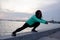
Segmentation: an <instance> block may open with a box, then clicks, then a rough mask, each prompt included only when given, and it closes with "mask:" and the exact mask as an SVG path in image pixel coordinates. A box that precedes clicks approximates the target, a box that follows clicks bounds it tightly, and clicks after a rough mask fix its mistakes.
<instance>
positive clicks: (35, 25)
mask: <svg viewBox="0 0 60 40" xmlns="http://www.w3.org/2000/svg"><path fill="white" fill-rule="evenodd" d="M39 25H40V23H39V22H36V23H34V24H33V29H32V31H33V32H37V31H36V30H35V29H36V28H37V27H38V26H39Z"/></svg>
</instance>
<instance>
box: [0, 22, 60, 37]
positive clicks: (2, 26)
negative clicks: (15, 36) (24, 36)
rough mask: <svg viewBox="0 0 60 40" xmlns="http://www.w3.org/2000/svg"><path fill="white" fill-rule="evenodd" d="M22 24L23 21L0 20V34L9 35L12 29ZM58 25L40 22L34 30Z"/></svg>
mask: <svg viewBox="0 0 60 40" xmlns="http://www.w3.org/2000/svg"><path fill="white" fill-rule="evenodd" d="M23 24H24V22H14V21H0V36H4V35H10V34H11V33H12V32H13V31H14V30H16V29H17V28H19V27H21V26H22V25H23ZM58 27H60V24H48V25H46V24H41V25H40V26H39V27H37V29H36V30H39V31H43V30H49V29H53V28H58ZM31 29H32V28H26V29H24V30H23V31H21V32H19V33H22V32H29V31H31Z"/></svg>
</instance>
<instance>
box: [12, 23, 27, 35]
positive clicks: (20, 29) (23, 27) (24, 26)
mask: <svg viewBox="0 0 60 40" xmlns="http://www.w3.org/2000/svg"><path fill="white" fill-rule="evenodd" d="M25 28H27V24H26V23H25V24H24V25H23V26H22V27H21V28H18V29H16V30H15V31H14V32H13V33H12V36H16V33H17V32H19V31H22V30H23V29H25Z"/></svg>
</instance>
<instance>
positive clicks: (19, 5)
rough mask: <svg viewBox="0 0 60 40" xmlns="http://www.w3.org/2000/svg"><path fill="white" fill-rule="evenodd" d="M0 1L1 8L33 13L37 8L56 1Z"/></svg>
mask: <svg viewBox="0 0 60 40" xmlns="http://www.w3.org/2000/svg"><path fill="white" fill-rule="evenodd" d="M1 3H2V8H3V9H9V10H13V11H15V12H26V13H33V12H35V11H36V10H37V9H39V8H43V7H45V6H49V5H52V4H54V3H57V0H2V2H1Z"/></svg>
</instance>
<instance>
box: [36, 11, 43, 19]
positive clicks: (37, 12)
mask: <svg viewBox="0 0 60 40" xmlns="http://www.w3.org/2000/svg"><path fill="white" fill-rule="evenodd" d="M35 15H36V17H37V18H39V19H40V18H41V17H42V12H41V10H37V11H36V13H35Z"/></svg>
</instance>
